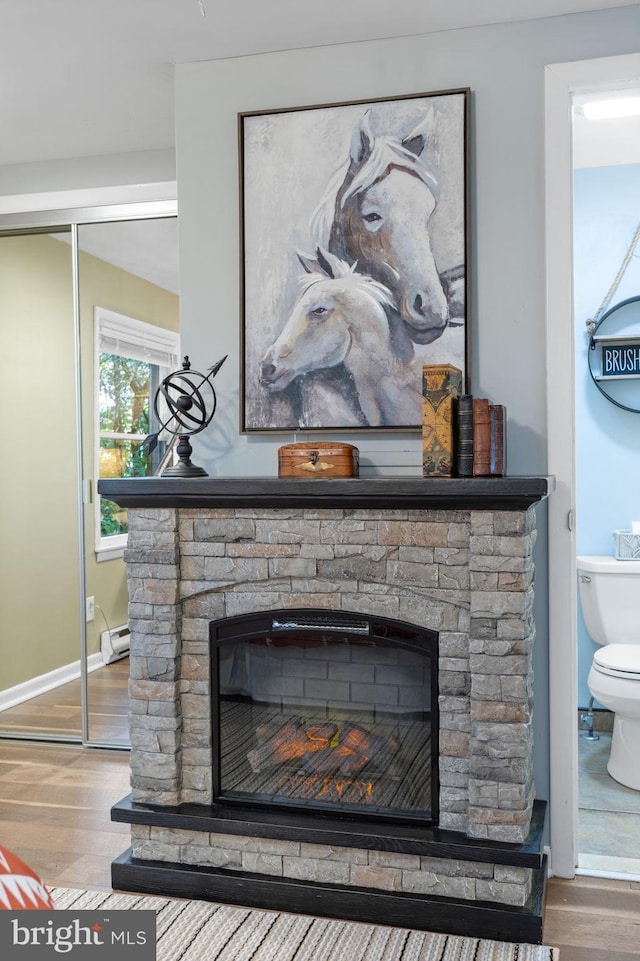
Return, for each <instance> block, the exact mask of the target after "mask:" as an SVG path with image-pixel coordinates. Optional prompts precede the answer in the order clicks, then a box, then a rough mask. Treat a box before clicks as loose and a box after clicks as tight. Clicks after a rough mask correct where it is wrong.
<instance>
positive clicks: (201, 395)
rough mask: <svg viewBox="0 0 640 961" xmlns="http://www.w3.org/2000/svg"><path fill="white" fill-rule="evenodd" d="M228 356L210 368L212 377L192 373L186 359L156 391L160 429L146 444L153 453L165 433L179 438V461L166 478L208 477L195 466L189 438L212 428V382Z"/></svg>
mask: <svg viewBox="0 0 640 961" xmlns="http://www.w3.org/2000/svg"><path fill="white" fill-rule="evenodd" d="M227 357H228V354H225V356H224V357H223V358H222V360H219V361H218V362H217V363H216V364H214V365H213V367H210V368H209V373H208V374H201V373H200V372H199V371H197V370H191V363H190V361H189V358H188V357H185V359H184V363H183V364H182V367H181V369H180V370H174V371H173V373H171V374H167V376H166V377H165V378H164V380H163V381H162V383H161V384H160V386H159V387H158V389H157V391H156V396H155V399H154V402H153V409H154V411H155V414H156V417H157V419H158V422H159V423H160V427H159V428H158V430H157V431H156V432H155V433H154V434H149V436H148V437H145V439H144V440H143V442H142V446H143V447H148V448H149V452H150V453H151V452H152V451H153V450H155V448H156V446H157V444H158V436H159V435H160V434H161V433H162V431H163V430H166V431H167V432H168V433H169V434H173V435H174V436H177V437H178V446H177V448H176V450H177V453H178V457H179V462H178V463H177V464H176V465H175V466H173V467H165V469H164V470H163V471H162V476H163V477H206V476H207V472H206V470H204V468H202V467H197V466H196V465H195V464H192V463H191V454H192V447H191V444H190V442H189V438H190V437H192V436H193V435H194V434H199V433H200V431H201V430H204V429H205V427H208V426H209V424H210V423H211V421H212V420H213V415H214V414H215V412H216V406H217V398H216V392H215V390H214V388H213V384H212V383H211V381H212V380H213V378H214V377H215V376H216V374H217V373H218V371H219V370H220V368H221V367H222V365H223V364H224V362H225V360H226V359H227ZM161 398H162V399H163V400H164V403H165V404H166V406H167V409H168V411H169V417H167V419H166V420H165V421H164V422H161V421H162V417H163V416H164V414H161V413H160V409H159V408H160V399H161Z"/></svg>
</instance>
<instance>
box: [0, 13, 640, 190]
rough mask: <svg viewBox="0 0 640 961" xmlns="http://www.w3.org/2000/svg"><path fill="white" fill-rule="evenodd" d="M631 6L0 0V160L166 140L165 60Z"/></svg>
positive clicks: (169, 130) (169, 111)
mask: <svg viewBox="0 0 640 961" xmlns="http://www.w3.org/2000/svg"><path fill="white" fill-rule="evenodd" d="M634 2H635V0H393V2H389V0H319V2H318V0H0V131H1V134H0V165H3V164H21V163H29V162H33V161H42V160H56V159H66V158H69V157H86V156H95V155H103V154H113V153H126V152H130V151H139V150H156V149H166V148H171V147H173V145H174V123H173V65H174V64H176V63H187V62H191V61H197V60H214V59H218V58H221V57H236V56H243V55H247V54H253V53H262V52H267V51H273V50H283V49H289V48H296V47H305V46H319V45H323V44H333V43H350V42H354V41H358V40H371V39H377V38H382V37H395V36H404V35H407V34H420V33H430V32H433V31H438V30H448V29H452V28H456V27H465V26H474V25H479V24H489V23H498V22H504V21H510V20H530V19H538V18H540V17H548V16H555V15H560V14H565V13H575V12H579V11H586V10H595V9H600V8H603V7H616V6H628V5H630V4H632V3H634ZM203 13H204V14H205V15H204V16H203ZM1 177H2V171H1V169H0V184H1Z"/></svg>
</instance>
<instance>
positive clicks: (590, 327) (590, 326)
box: [586, 224, 640, 337]
mask: <svg viewBox="0 0 640 961" xmlns="http://www.w3.org/2000/svg"><path fill="white" fill-rule="evenodd" d="M639 240H640V224H638V226H637V228H636V232H635V234H634V235H633V240H632V241H631V243H630V244H629V249H628V250H627V252H626V254H625V257H624V260H623V261H622V263H621V264H620V270H619V271H618V273H617V274H616V276H615V278H614V281H613V283H612V284H611V286H610V287H609V290H608V291H607V293H606V295H605V298H604V300H603V301H602V303H601V304H600V306H599V307H598V309H597V311H596V312H595V314H594V315H593V317H590V318H589V319H588V320H587V321H586V324H587V335H588V336H589V337H591V335H592V334H593V332H594V330H595V328H596V327H597V325H598V321H599V320H600V316H601V315H602V314H603V313H604V311H605V310H606V309H607V307H608V306H609V304H610V303H611V300H612V298H613V295H614V294H615V292H616V290H617V289H618V287H619V286H620V281H621V280H622V278H623V277H624V272H625V270H626V269H627V267H628V266H629V261H630V260H631V258H632V257H633V254H634V251H635V249H636V247H637V245H638V241H639Z"/></svg>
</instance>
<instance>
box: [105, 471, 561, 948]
mask: <svg viewBox="0 0 640 961" xmlns="http://www.w3.org/2000/svg"><path fill="white" fill-rule="evenodd" d="M100 491H101V493H102V494H103V496H107V497H110V498H112V499H114V500H116V501H117V502H118V503H119V504H120V505H121V506H125V507H128V508H129V524H130V534H129V546H128V549H127V552H126V561H127V568H128V579H129V598H130V610H129V616H130V620H129V626H130V629H131V655H130V671H131V679H130V698H131V715H130V719H131V743H132V755H131V785H132V793H131V796H130V797H129V798H126V799H124V800H123V801H122V802H121V803H120V804H118V805H116V807H115V808H114V811H113V816H114V818H115V819H117V820H122V821H128V822H129V823H131V850H130V851H129V852H127V853H126V854H125V855H123V857H122V858H119V859H118V861H116V862H115V863H114V868H113V880H114V886H117V887H119V888H125V889H126V888H130V889H135V890H145V891H151V890H152V891H155V892H157V893H163V892H164V893H173V894H186V895H192V896H198V897H208V898H213V899H218V900H223V901H233V902H240V903H245V904H253V905H257V906H265V907H282V908H284V909H288V910H304V911H308V912H310V913H315V914H318V913H320V914H324V913H326V914H330V915H334V916H340V917H351V918H354V919H362V920H378V921H379V920H381V919H382V918H384V919H386V920H387V921H388V922H389V923H401V924H406V925H409V926H414V927H423V928H431V929H437V930H444V931H454V932H457V933H467V932H468V933H475V934H479V935H483V936H492V937H497V938H505V939H510V940H518V939H522V940H529V941H539V940H540V939H541V899H542V889H543V876H544V859H543V857H542V853H541V836H542V826H543V817H544V802H539V801H534V786H533V777H532V748H533V740H532V695H533V675H532V666H531V654H532V646H533V642H534V637H535V627H534V623H533V617H532V603H533V581H534V568H533V559H532V550H533V545H534V542H535V536H536V529H535V503H536V502H537V501H539V500H541V499H543V498H544V497H545V496H546V495H547V493H548V492H549V486H548V481H547V479H546V478H499V479H493V478H492V479H478V478H476V479H446V480H437V479H428V480H423V479H422V478H420V479H415V478H371V479H362V480H358V479H353V480H350V481H337V480H336V481H328V480H302V481H295V480H276V479H273V480H267V479H241V478H236V479H224V480H221V479H197V480H178V481H172V480H167V479H155V478H148V479H147V478H145V479H140V480H132V481H101V482H100ZM258 623H259V624H260V625H261V626H260V627H259V629H258V628H257V627H256V625H257V624H258ZM283 624H284V625H285V627H282V626H281V625H283ZM287 625H288V626H287ZM234 631H235V632H236V634H235V635H234V634H233V632H234ZM283 732H284V733H283ZM363 745H364V746H363ZM412 745H413V747H412ZM336 759H338V760H336ZM318 792H320V794H321V795H322V792H324V795H323V796H320V797H318Z"/></svg>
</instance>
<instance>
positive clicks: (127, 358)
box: [95, 307, 180, 560]
mask: <svg viewBox="0 0 640 961" xmlns="http://www.w3.org/2000/svg"><path fill="white" fill-rule="evenodd" d="M95 332H96V337H95V341H96V377H95V382H96V404H95V409H96V434H95V436H96V477H146V476H149V475H151V474H155V473H156V471H157V469H158V465H159V462H160V460H161V459H162V455H163V453H164V447H165V445H164V444H163V443H162V442H161V443H159V444H158V447H157V448H156V449H155V451H154V452H153V453H152V454H150V453H149V451H148V449H147V448H145V449H144V450H141V448H140V445H141V443H142V441H143V440H144V438H145V437H146V436H147V434H149V433H151V432H152V431H156V430H158V427H159V426H160V425H159V424H157V418H156V415H155V412H154V409H153V406H154V398H155V395H156V390H157V388H158V386H159V384H160V382H161V380H162V379H163V378H164V377H166V375H167V374H168V373H170V371H172V370H175V369H176V367H178V366H179V364H178V357H179V353H180V339H179V336H178V334H177V333H174V332H173V331H171V330H164V329H163V328H162V327H156V326H154V325H153V324H147V323H143V322H142V321H140V320H134V319H133V318H131V317H125V316H123V315H122V314H116V313H114V312H113V311H110V310H105V309H104V308H102V307H96V308H95ZM128 529H129V528H128V521H127V512H126V510H123V509H122V508H120V507H118V505H117V504H115V503H114V502H113V501H109V500H106V499H105V498H101V497H100V496H99V495H96V555H97V556H98V559H99V560H109V559H110V558H112V557H118V556H120V555H121V553H122V550H123V548H124V547H125V545H126V542H127V532H128Z"/></svg>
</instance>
